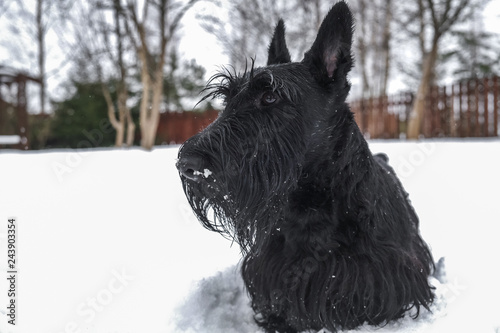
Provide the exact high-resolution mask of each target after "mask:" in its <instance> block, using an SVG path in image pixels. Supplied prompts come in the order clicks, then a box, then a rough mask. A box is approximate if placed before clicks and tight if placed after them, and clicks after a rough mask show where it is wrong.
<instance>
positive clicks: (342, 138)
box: [177, 2, 434, 332]
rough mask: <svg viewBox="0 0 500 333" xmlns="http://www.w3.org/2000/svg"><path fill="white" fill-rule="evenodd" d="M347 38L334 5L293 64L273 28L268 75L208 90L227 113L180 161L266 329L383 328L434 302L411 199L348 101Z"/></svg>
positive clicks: (197, 205)
mask: <svg viewBox="0 0 500 333" xmlns="http://www.w3.org/2000/svg"><path fill="white" fill-rule="evenodd" d="M352 33H353V22H352V15H351V12H350V10H349V8H348V6H347V5H346V4H345V3H344V2H339V3H337V4H336V5H335V6H334V7H333V8H332V9H331V10H330V12H329V13H328V15H327V17H326V18H325V20H324V22H323V24H322V25H321V28H320V29H319V32H318V35H317V37H316V40H315V42H314V44H313V45H312V47H311V49H310V50H309V51H308V52H307V53H306V54H305V57H304V59H303V60H302V61H301V62H298V63H292V62H290V55H289V52H288V50H287V47H286V45H285V39H284V25H283V22H282V21H280V22H279V24H278V25H277V27H276V30H275V32H274V36H273V39H272V42H271V45H270V47H269V58H268V66H267V67H263V68H254V66H253V64H252V66H251V68H250V69H248V70H246V71H245V73H243V74H242V75H236V74H232V73H230V72H228V71H226V72H224V73H221V74H219V75H216V77H215V78H214V79H215V81H213V80H212V81H211V83H209V85H208V86H207V89H208V90H210V93H209V94H208V96H207V97H223V98H224V101H225V109H224V111H223V112H222V113H221V114H220V116H219V117H218V119H217V120H216V121H215V122H214V123H212V124H211V125H210V126H209V127H208V128H206V129H205V130H204V131H203V132H201V133H200V134H198V135H195V136H194V137H192V138H190V139H189V140H187V141H186V142H185V143H184V145H183V146H182V148H181V149H180V152H179V159H178V163H177V167H178V169H179V172H180V175H181V179H182V183H183V187H184V191H185V193H186V196H187V198H188V200H189V202H190V204H191V206H192V208H193V210H194V212H195V213H196V215H197V216H198V218H199V220H200V221H201V222H202V223H203V224H204V226H205V227H207V228H208V229H210V230H213V231H217V232H219V233H222V234H224V235H227V236H229V237H230V238H232V239H234V240H235V241H236V242H237V243H238V244H239V245H240V246H241V249H242V252H243V255H244V259H243V263H242V275H243V279H244V281H245V284H246V287H247V289H248V291H249V294H250V296H251V299H252V307H253V309H254V311H255V313H256V315H255V319H256V321H257V323H258V324H259V325H260V326H261V327H263V328H264V329H265V330H266V332H276V331H278V332H297V331H302V330H308V329H314V330H319V329H321V328H327V329H329V330H330V331H332V332H335V331H336V330H338V329H353V328H355V327H357V326H359V325H362V324H364V323H365V322H366V323H368V324H372V325H383V324H385V323H387V322H388V321H390V320H394V319H398V318H401V317H403V316H404V315H405V313H406V312H407V311H408V310H410V309H412V308H413V311H412V315H414V316H418V314H419V310H420V308H421V306H423V307H424V308H426V309H428V308H429V305H430V304H431V302H432V301H433V299H434V294H433V290H432V287H431V286H430V285H429V283H428V280H427V278H428V276H429V275H430V274H431V273H432V270H433V269H434V263H433V259H432V256H431V253H430V251H429V249H428V248H427V246H426V244H425V243H424V241H423V240H422V238H421V237H420V235H419V230H418V223H419V222H418V218H417V216H416V214H415V212H414V210H413V208H412V206H411V204H410V201H409V199H408V195H407V193H406V192H405V191H404V189H403V187H402V185H401V183H400V182H399V180H398V179H397V178H396V175H395V173H394V171H393V169H392V168H391V167H390V166H389V165H388V164H387V157H386V156H385V155H375V156H373V155H372V154H371V152H370V151H369V149H368V145H367V143H366V141H365V140H364V138H363V135H362V134H361V132H360V130H359V129H358V127H357V125H356V123H355V122H354V119H353V114H352V113H351V112H350V110H349V107H348V106H347V105H346V103H345V99H346V96H347V94H348V92H349V89H350V84H349V82H348V81H347V74H348V72H349V70H350V69H351V67H352V64H353V60H352V55H351V41H352ZM216 81H217V83H214V82H216Z"/></svg>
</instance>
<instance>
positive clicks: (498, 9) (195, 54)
mask: <svg viewBox="0 0 500 333" xmlns="http://www.w3.org/2000/svg"><path fill="white" fill-rule="evenodd" d="M0 1H2V0H0ZM31 2H34V0H24V1H23V3H25V5H26V6H27V7H28V8H34V6H31V5H30V4H29V3H31ZM13 3H14V2H13ZM11 6H12V5H11ZM207 6H209V5H205V4H203V3H198V4H197V5H196V6H195V7H194V8H193V9H192V10H191V11H190V12H188V13H187V14H186V16H185V17H184V19H183V26H182V28H181V30H180V31H179V32H180V35H181V36H182V38H181V40H180V45H179V48H180V52H181V55H183V56H184V58H185V59H193V58H194V59H196V61H197V63H198V64H200V65H202V66H203V67H205V69H206V71H207V78H208V77H210V76H211V75H212V74H213V73H214V72H215V71H216V70H217V69H218V68H219V67H218V66H221V65H228V57H227V56H225V55H224V54H223V50H222V47H221V46H220V45H219V42H218V40H217V39H216V37H214V36H213V35H210V34H209V33H207V32H205V31H204V30H203V28H201V27H200V25H199V23H198V21H197V20H196V13H197V12H199V11H201V10H207V8H210V7H207ZM212 8H213V7H212ZM217 14H218V15H225V14H224V13H221V10H220V9H219V10H218V13H217ZM484 18H485V19H484V26H485V29H486V30H487V31H492V32H498V31H499V30H500V24H499V23H500V0H491V1H490V3H489V4H488V6H487V7H486V8H485V11H484ZM7 21H9V17H8V15H7V14H4V15H2V16H0V65H7V66H10V67H14V68H19V69H22V70H25V71H27V72H29V73H31V74H32V75H36V74H37V72H38V67H37V61H36V45H33V42H32V39H30V37H29V36H21V38H15V39H12V38H11V37H10V36H11V34H10V33H9V30H8V29H7V27H8V24H7ZM269 34H270V35H271V32H269ZM57 38H58V37H57V34H56V33H54V31H52V30H49V32H48V34H47V39H46V44H47V61H46V72H47V74H48V77H47V85H48V93H49V96H50V97H51V98H56V99H58V98H62V97H64V96H65V94H66V86H65V80H67V77H68V71H69V69H70V66H71V63H69V62H68V61H67V60H66V55H65V54H64V53H63V52H62V51H61V49H60V47H59V43H58V40H57ZM7 44H10V45H16V46H19V47H21V46H22V47H24V48H25V49H28V50H30V52H29V53H25V54H16V53H13V52H11V49H9V47H6V45H7ZM295 60H299V59H295ZM355 82H356V80H355V79H354V80H353V83H355ZM397 86H400V85H399V84H398V83H397V82H396V83H395V84H392V89H391V90H395V88H397ZM35 103H36V102H35ZM30 111H32V112H33V111H35V110H34V107H33V106H32V107H31V108H30Z"/></svg>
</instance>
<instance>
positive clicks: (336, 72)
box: [302, 1, 354, 84]
mask: <svg viewBox="0 0 500 333" xmlns="http://www.w3.org/2000/svg"><path fill="white" fill-rule="evenodd" d="M353 29H354V26H353V18H352V14H351V11H350V9H349V7H348V6H347V4H346V3H345V2H344V1H341V2H338V3H336V4H335V5H334V6H333V7H332V9H330V12H328V14H327V15H326V17H325V19H324V20H323V23H321V27H320V28H319V31H318V35H317V36H316V40H315V41H314V43H313V45H312V47H311V49H310V50H309V51H307V52H306V53H305V55H304V60H302V62H303V63H304V64H306V65H307V66H308V67H309V69H310V71H311V73H312V74H313V76H314V77H315V78H316V80H317V81H318V82H320V83H322V84H328V83H329V82H332V81H333V80H334V79H335V78H336V77H342V76H344V77H345V76H346V75H347V73H348V72H349V70H350V69H351V67H352V62H353V60H352V55H351V44H352V35H353Z"/></svg>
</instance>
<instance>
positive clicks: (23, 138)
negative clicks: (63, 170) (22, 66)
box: [0, 66, 40, 149]
mask: <svg viewBox="0 0 500 333" xmlns="http://www.w3.org/2000/svg"><path fill="white" fill-rule="evenodd" d="M28 81H32V82H36V83H40V80H39V79H38V78H34V77H32V76H29V75H27V74H24V73H22V72H18V71H15V70H12V69H9V68H6V67H3V66H0V124H5V122H6V113H7V110H8V108H14V110H15V124H16V125H15V129H14V130H13V133H2V132H0V136H6V137H8V139H9V140H4V144H0V146H3V145H11V147H12V148H17V149H28V148H29V140H28V138H29V135H28V99H27V96H26V84H27V82H28ZM4 87H7V89H8V90H12V88H15V89H16V98H15V101H9V102H8V101H6V100H5V98H3V96H2V88H4ZM0 129H1V127H0ZM0 142H2V141H1V140H0Z"/></svg>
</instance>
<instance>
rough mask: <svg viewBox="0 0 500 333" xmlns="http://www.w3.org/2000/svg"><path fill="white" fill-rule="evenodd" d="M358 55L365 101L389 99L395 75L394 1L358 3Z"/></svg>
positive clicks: (381, 0)
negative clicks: (389, 90) (380, 98)
mask: <svg viewBox="0 0 500 333" xmlns="http://www.w3.org/2000/svg"><path fill="white" fill-rule="evenodd" d="M352 6H353V7H354V8H353V9H354V12H355V15H356V22H357V24H356V26H357V32H356V36H357V38H356V40H355V52H356V59H357V60H358V61H357V72H358V73H359V76H360V79H361V90H362V91H361V96H362V97H363V98H368V97H373V96H384V95H387V90H388V82H389V77H390V74H391V67H392V62H391V56H392V55H391V53H392V52H391V45H392V39H393V36H392V30H393V29H392V28H393V26H392V24H393V19H392V12H393V3H392V0H375V1H371V0H370V1H367V0H357V1H355V2H353V4H352Z"/></svg>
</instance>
